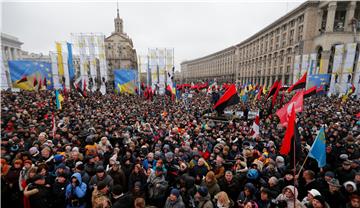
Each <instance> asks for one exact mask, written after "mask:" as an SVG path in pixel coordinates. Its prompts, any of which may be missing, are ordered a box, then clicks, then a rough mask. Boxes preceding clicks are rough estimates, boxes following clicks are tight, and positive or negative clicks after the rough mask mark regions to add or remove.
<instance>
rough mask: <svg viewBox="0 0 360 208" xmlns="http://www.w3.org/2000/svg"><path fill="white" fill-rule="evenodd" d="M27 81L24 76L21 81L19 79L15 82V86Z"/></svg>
mask: <svg viewBox="0 0 360 208" xmlns="http://www.w3.org/2000/svg"><path fill="white" fill-rule="evenodd" d="M27 81H28V79H27V77H26V76H25V75H24V76H22V77H21V79H19V80H18V81H17V82H16V84H20V83H22V82H27Z"/></svg>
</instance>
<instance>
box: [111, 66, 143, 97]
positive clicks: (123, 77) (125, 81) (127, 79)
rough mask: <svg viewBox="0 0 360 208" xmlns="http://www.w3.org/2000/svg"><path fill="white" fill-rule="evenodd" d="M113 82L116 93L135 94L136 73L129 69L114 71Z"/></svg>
mask: <svg viewBox="0 0 360 208" xmlns="http://www.w3.org/2000/svg"><path fill="white" fill-rule="evenodd" d="M114 77H115V79H114V82H115V86H116V89H117V91H118V92H120V93H127V94H135V93H136V92H135V88H136V80H137V71H136V70H131V69H116V70H114Z"/></svg>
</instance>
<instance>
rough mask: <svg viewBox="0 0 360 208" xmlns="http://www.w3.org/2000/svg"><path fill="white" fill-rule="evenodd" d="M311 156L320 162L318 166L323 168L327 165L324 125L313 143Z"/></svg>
mask: <svg viewBox="0 0 360 208" xmlns="http://www.w3.org/2000/svg"><path fill="white" fill-rule="evenodd" d="M309 157H312V158H314V159H315V160H316V161H317V162H318V167H319V168H322V167H324V166H325V165H326V141H325V133H324V127H321V129H320V131H319V133H318V135H317V136H316V139H315V141H314V143H313V145H312V146H311V148H310V151H309Z"/></svg>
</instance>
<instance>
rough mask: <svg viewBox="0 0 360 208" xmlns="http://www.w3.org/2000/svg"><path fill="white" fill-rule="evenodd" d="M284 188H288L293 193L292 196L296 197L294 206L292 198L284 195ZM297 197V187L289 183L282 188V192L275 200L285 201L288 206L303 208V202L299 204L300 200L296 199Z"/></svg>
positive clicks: (289, 207)
mask: <svg viewBox="0 0 360 208" xmlns="http://www.w3.org/2000/svg"><path fill="white" fill-rule="evenodd" d="M286 189H289V190H290V191H291V192H292V193H293V195H294V197H295V198H296V200H295V206H294V198H287V197H286V195H285V191H286ZM297 197H298V190H297V188H296V187H294V186H291V185H289V186H286V187H285V188H284V189H283V191H282V193H281V194H280V195H279V196H278V197H277V198H276V201H285V202H286V204H287V207H288V208H305V206H304V205H303V204H301V202H300V201H299V200H298V199H297Z"/></svg>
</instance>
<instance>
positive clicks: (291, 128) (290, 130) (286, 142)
mask: <svg viewBox="0 0 360 208" xmlns="http://www.w3.org/2000/svg"><path fill="white" fill-rule="evenodd" d="M295 119H296V113H295V105H294V104H292V107H291V114H290V118H289V125H288V127H287V129H286V132H285V136H284V139H283V141H282V144H281V147H280V154H282V155H287V154H289V152H290V149H291V140H292V138H293V136H294V133H295Z"/></svg>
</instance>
